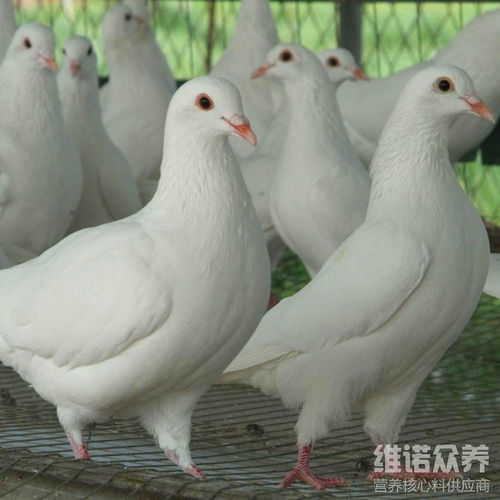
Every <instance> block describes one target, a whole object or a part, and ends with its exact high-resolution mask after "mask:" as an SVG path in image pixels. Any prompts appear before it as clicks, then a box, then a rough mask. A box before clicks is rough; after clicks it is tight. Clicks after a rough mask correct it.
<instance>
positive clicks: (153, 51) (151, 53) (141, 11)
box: [100, 0, 177, 106]
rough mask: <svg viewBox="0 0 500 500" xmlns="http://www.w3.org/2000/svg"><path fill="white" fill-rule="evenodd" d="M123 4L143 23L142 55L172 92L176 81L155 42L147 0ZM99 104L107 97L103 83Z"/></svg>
mask: <svg viewBox="0 0 500 500" xmlns="http://www.w3.org/2000/svg"><path fill="white" fill-rule="evenodd" d="M123 4H124V5H125V6H126V7H128V8H129V9H131V11H132V16H133V17H134V19H135V20H137V21H138V22H139V23H141V22H142V23H144V33H143V35H142V38H141V41H140V43H139V44H138V47H139V49H140V50H141V51H142V55H143V57H144V58H145V59H146V60H147V61H148V62H149V64H150V66H151V68H153V69H155V70H156V71H158V73H159V74H160V77H161V78H163V80H164V81H165V83H166V84H167V85H168V87H169V89H170V92H171V93H172V94H173V93H174V92H175V91H176V89H177V82H176V81H175V78H174V75H173V73H172V70H171V69H170V66H169V65H168V63H167V60H166V59H165V56H164V54H163V52H162V51H161V49H160V47H159V45H158V43H157V42H156V39H155V35H154V31H153V29H152V27H151V24H150V20H149V13H148V5H147V0H124V2H123ZM100 96H101V104H102V105H103V106H104V105H105V104H106V100H107V98H108V97H109V86H108V85H104V86H103V87H102V88H101V91H100Z"/></svg>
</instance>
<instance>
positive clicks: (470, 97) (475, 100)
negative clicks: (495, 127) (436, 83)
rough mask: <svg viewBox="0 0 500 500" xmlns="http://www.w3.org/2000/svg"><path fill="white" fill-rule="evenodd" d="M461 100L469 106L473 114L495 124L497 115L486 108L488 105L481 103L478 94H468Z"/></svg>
mask: <svg viewBox="0 0 500 500" xmlns="http://www.w3.org/2000/svg"><path fill="white" fill-rule="evenodd" d="M460 99H462V100H463V101H465V102H466V103H467V104H468V105H469V107H470V110H471V111H472V112H473V113H475V114H476V115H478V116H480V117H481V118H484V119H485V120H488V121H489V122H491V123H495V115H494V114H493V113H492V112H491V111H490V110H489V109H488V108H487V107H486V104H484V102H483V101H481V99H479V97H478V96H477V95H476V94H466V95H464V96H461V97H460Z"/></svg>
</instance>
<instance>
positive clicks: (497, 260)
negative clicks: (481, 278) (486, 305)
mask: <svg viewBox="0 0 500 500" xmlns="http://www.w3.org/2000/svg"><path fill="white" fill-rule="evenodd" d="M484 293H487V294H488V295H491V296H492V297H496V298H497V299H500V253H492V254H491V255H490V267H489V271H488V278H487V280H486V284H485V285H484Z"/></svg>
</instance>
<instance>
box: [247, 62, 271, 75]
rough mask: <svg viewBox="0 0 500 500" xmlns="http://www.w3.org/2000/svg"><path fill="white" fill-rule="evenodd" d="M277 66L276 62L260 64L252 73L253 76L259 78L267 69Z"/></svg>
mask: <svg viewBox="0 0 500 500" xmlns="http://www.w3.org/2000/svg"><path fill="white" fill-rule="evenodd" d="M274 66H276V64H275V63H267V64H263V65H262V66H259V67H258V68H257V69H256V70H255V71H254V72H253V73H252V78H259V77H261V76H264V75H265V74H266V73H267V70H268V69H269V68H272V67H274Z"/></svg>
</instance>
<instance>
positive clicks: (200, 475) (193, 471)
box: [163, 448, 206, 479]
mask: <svg viewBox="0 0 500 500" xmlns="http://www.w3.org/2000/svg"><path fill="white" fill-rule="evenodd" d="M163 451H164V453H165V455H166V457H167V458H168V459H169V460H171V461H172V462H174V464H175V465H177V466H179V467H180V468H181V469H182V471H183V472H185V473H186V474H189V475H190V476H193V477H195V478H196V479H205V478H206V475H205V473H204V472H203V471H202V470H201V469H200V468H199V467H197V466H196V465H195V464H193V463H192V462H191V464H190V465H188V466H187V467H182V466H181V465H180V464H179V462H180V460H179V455H178V454H177V452H176V451H175V450H171V449H170V448H164V449H163Z"/></svg>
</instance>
